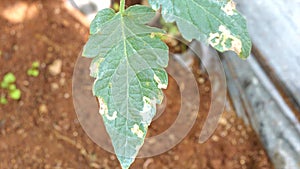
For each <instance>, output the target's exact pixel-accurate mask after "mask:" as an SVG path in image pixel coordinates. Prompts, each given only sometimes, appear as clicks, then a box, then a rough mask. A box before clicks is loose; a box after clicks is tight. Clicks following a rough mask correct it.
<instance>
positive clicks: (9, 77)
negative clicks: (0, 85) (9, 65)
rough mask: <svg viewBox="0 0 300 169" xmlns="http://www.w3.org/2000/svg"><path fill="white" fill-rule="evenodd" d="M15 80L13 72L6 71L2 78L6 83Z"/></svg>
mask: <svg viewBox="0 0 300 169" xmlns="http://www.w3.org/2000/svg"><path fill="white" fill-rule="evenodd" d="M15 81H16V77H15V75H14V74H13V73H7V74H6V75H5V76H4V78H3V82H4V83H6V84H10V83H14V82H15Z"/></svg>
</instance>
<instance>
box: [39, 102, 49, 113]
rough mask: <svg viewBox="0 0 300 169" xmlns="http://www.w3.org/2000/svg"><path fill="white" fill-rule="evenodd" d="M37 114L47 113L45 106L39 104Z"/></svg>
mask: <svg viewBox="0 0 300 169" xmlns="http://www.w3.org/2000/svg"><path fill="white" fill-rule="evenodd" d="M39 112H40V114H46V113H48V108H47V106H46V105H45V104H41V105H40V107H39Z"/></svg>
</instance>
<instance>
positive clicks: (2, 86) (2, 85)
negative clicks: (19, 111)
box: [1, 81, 9, 89]
mask: <svg viewBox="0 0 300 169" xmlns="http://www.w3.org/2000/svg"><path fill="white" fill-rule="evenodd" d="M8 86H9V84H8V83H6V82H4V81H2V82H1V88H2V89H7V88H8Z"/></svg>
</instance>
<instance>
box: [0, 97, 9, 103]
mask: <svg viewBox="0 0 300 169" xmlns="http://www.w3.org/2000/svg"><path fill="white" fill-rule="evenodd" d="M7 103H8V101H7V99H6V97H5V95H2V96H0V104H7Z"/></svg>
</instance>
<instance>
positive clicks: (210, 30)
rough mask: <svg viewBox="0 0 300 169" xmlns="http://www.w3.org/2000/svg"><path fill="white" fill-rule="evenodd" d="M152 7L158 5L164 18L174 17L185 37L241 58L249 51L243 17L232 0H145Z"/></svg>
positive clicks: (170, 19)
mask: <svg viewBox="0 0 300 169" xmlns="http://www.w3.org/2000/svg"><path fill="white" fill-rule="evenodd" d="M149 4H150V5H151V6H152V8H154V9H159V8H160V6H161V7H162V15H163V17H164V19H165V20H166V21H167V22H174V21H176V23H177V25H178V28H179V30H180V32H181V33H182V35H183V37H184V38H185V39H187V40H189V41H190V40H192V39H196V40H199V41H202V42H205V43H208V44H210V45H211V46H213V47H214V48H215V49H217V50H218V51H220V52H224V51H228V50H231V51H234V52H235V53H237V54H238V55H239V56H240V57H241V58H247V57H248V56H249V55H250V52H251V40H250V37H249V34H248V31H247V24H246V20H245V18H244V17H243V16H242V15H241V14H239V13H238V11H237V10H236V9H235V4H234V2H233V1H232V0H230V1H227V0H149Z"/></svg>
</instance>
